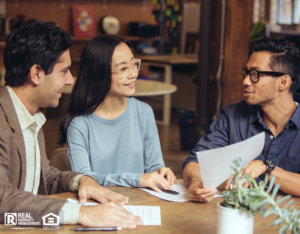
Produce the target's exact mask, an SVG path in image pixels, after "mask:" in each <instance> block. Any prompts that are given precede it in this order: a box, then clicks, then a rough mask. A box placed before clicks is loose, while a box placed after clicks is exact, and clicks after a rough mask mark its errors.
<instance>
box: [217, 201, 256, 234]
mask: <svg viewBox="0 0 300 234" xmlns="http://www.w3.org/2000/svg"><path fill="white" fill-rule="evenodd" d="M217 205H218V216H217V234H253V225H254V217H253V215H252V213H251V212H250V211H246V212H245V211H240V210H238V209H231V208H226V207H224V206H222V205H221V202H219V203H218V204H217Z"/></svg>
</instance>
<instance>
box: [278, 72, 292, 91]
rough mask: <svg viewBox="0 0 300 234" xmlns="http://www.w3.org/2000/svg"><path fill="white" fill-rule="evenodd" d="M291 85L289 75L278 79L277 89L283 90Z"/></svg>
mask: <svg viewBox="0 0 300 234" xmlns="http://www.w3.org/2000/svg"><path fill="white" fill-rule="evenodd" d="M291 84H292V78H291V76H290V75H283V76H282V77H281V78H280V84H279V89H280V90H284V89H286V88H288V89H289V88H290V86H291Z"/></svg>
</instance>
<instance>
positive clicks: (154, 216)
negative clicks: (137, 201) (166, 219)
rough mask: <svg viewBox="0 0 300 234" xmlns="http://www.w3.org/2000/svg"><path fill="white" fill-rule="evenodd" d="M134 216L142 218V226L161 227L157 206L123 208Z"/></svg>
mask: <svg viewBox="0 0 300 234" xmlns="http://www.w3.org/2000/svg"><path fill="white" fill-rule="evenodd" d="M123 207H124V208H125V209H126V210H128V211H129V212H131V213H132V214H133V215H135V216H140V217H142V219H143V221H144V225H161V215H160V207H159V206H123Z"/></svg>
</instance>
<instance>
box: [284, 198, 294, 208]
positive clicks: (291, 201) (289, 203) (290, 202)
mask: <svg viewBox="0 0 300 234" xmlns="http://www.w3.org/2000/svg"><path fill="white" fill-rule="evenodd" d="M293 201H294V200H290V201H289V202H288V203H287V204H286V205H285V206H284V207H283V208H282V210H284V209H286V208H287V207H288V206H289V205H291V204H292V203H293Z"/></svg>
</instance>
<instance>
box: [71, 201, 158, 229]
mask: <svg viewBox="0 0 300 234" xmlns="http://www.w3.org/2000/svg"><path fill="white" fill-rule="evenodd" d="M67 201H68V202H70V203H78V201H76V200H74V199H72V198H68V199H67ZM96 205H100V204H99V203H94V202H86V203H84V204H83V206H96ZM122 207H123V208H124V209H126V210H128V211H129V212H131V213H132V214H133V215H135V216H140V217H141V218H142V219H143V221H144V225H161V215H160V207H159V206H127V205H126V206H122Z"/></svg>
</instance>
